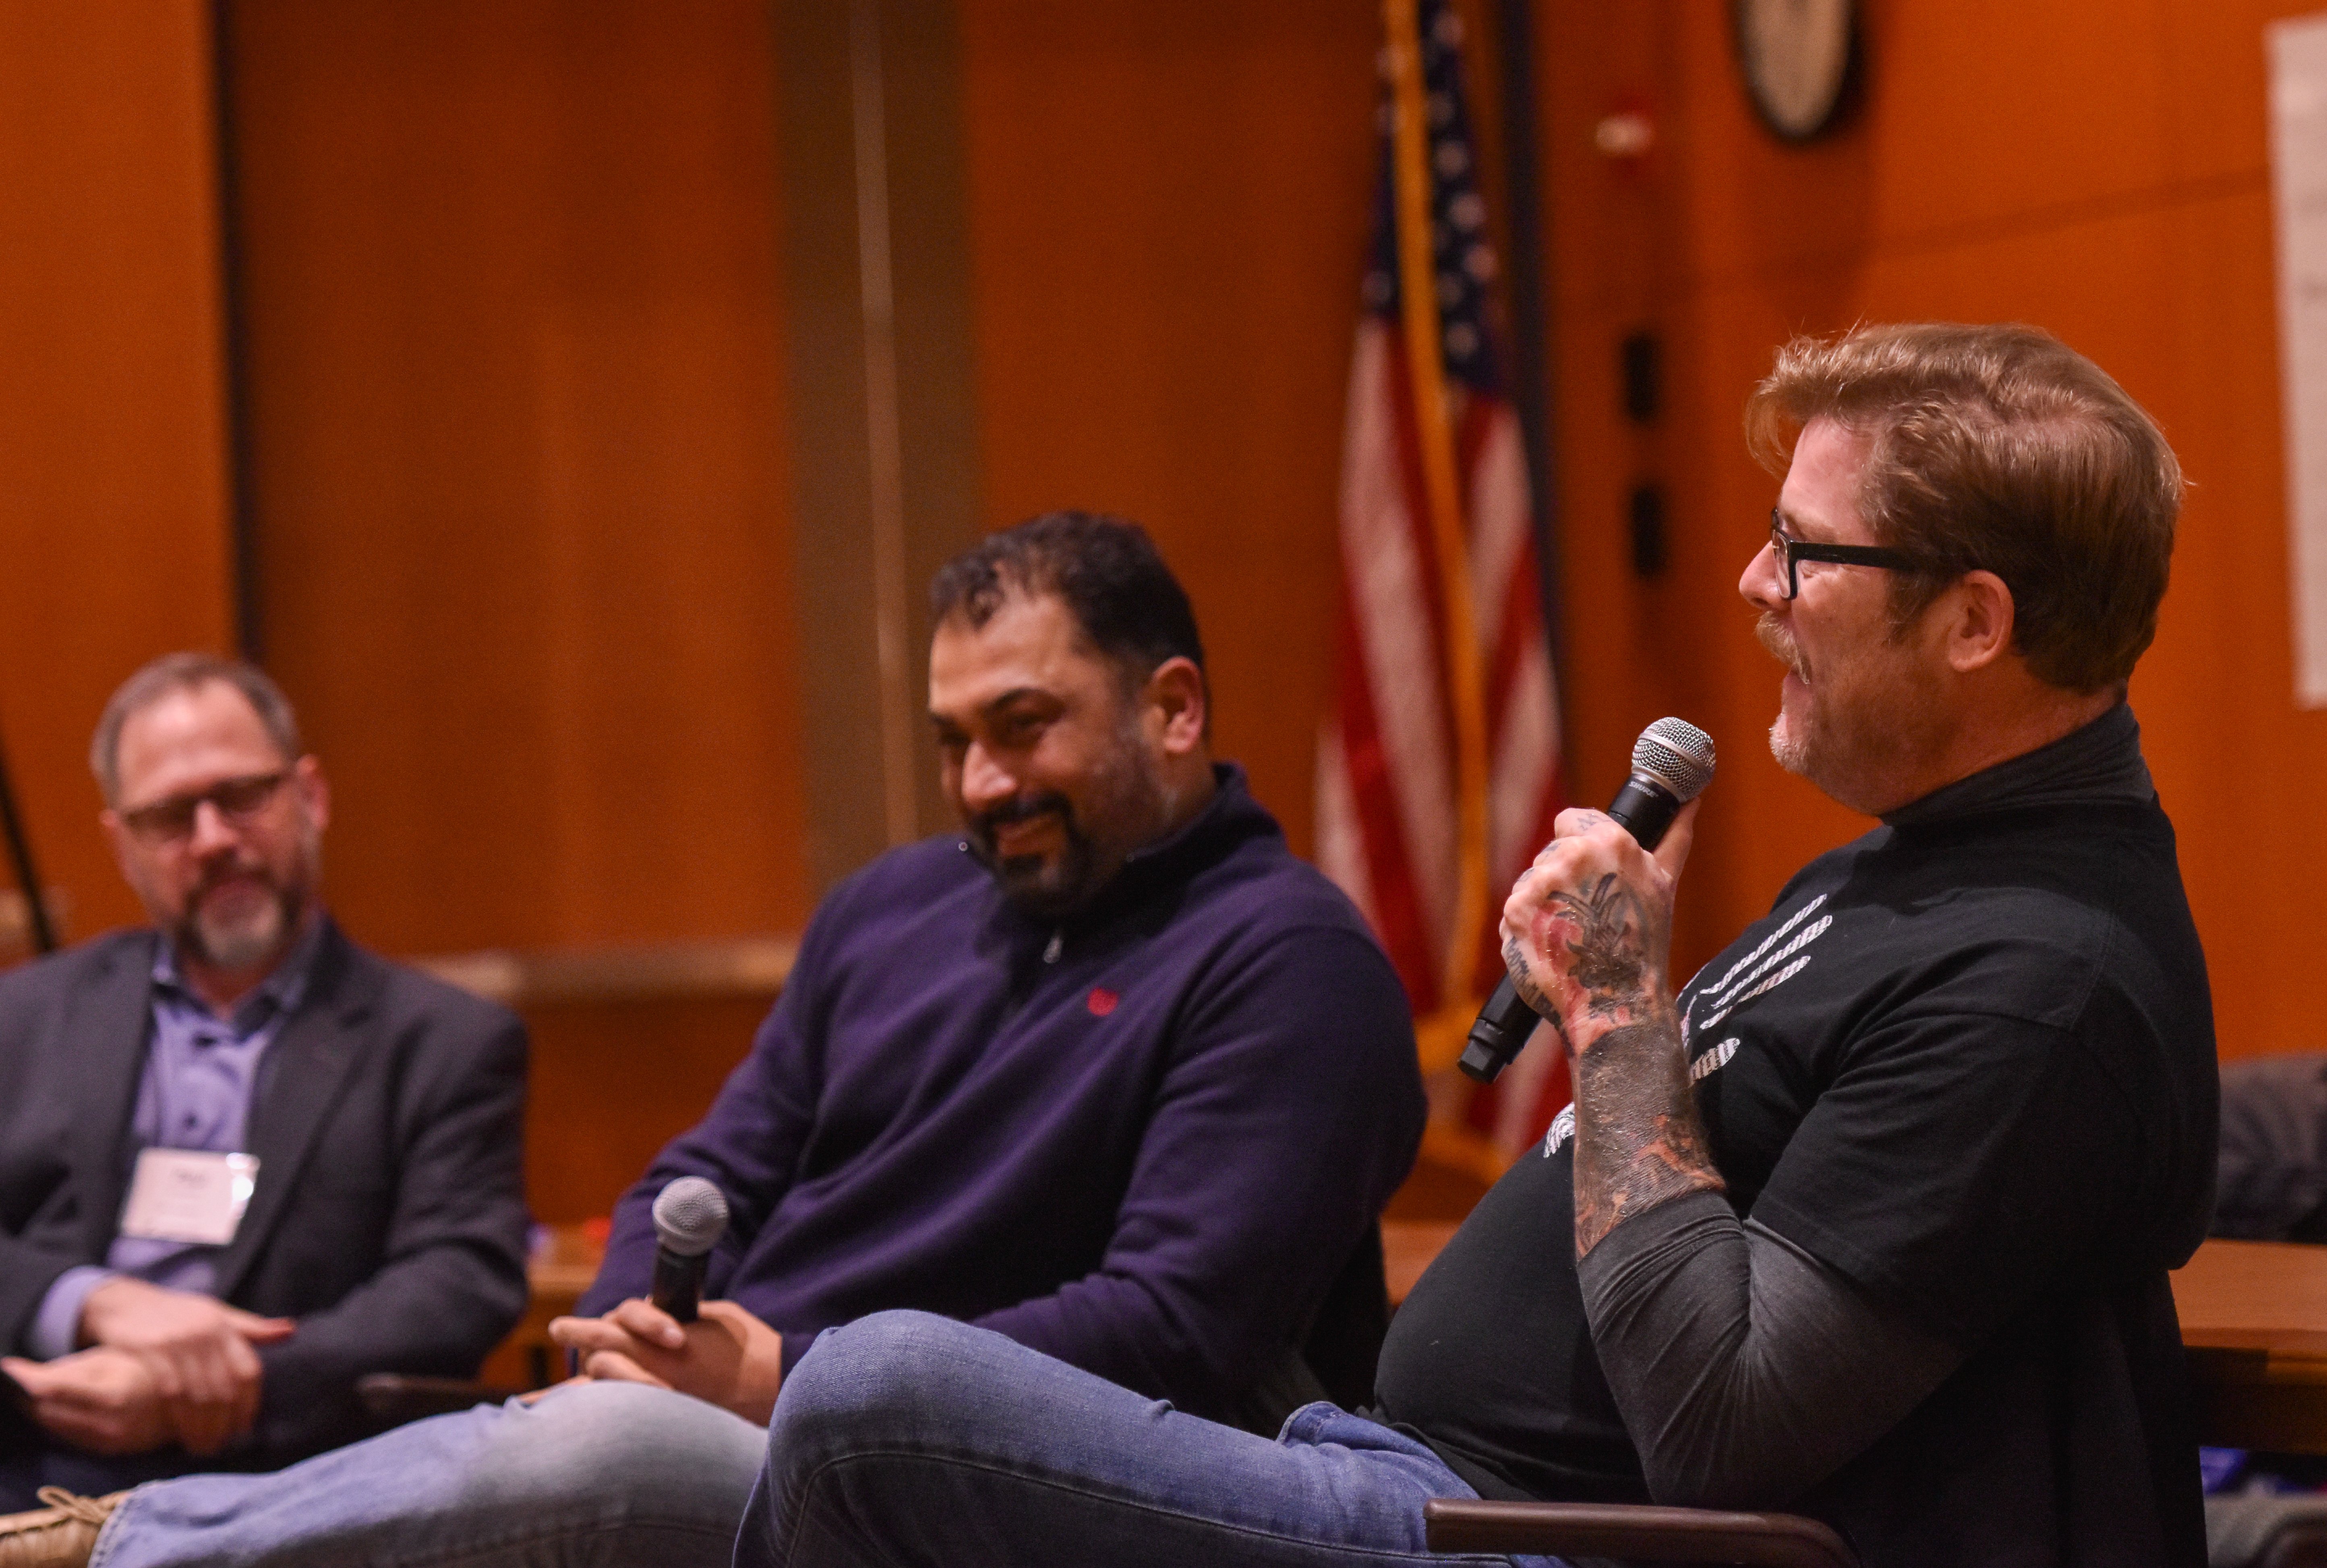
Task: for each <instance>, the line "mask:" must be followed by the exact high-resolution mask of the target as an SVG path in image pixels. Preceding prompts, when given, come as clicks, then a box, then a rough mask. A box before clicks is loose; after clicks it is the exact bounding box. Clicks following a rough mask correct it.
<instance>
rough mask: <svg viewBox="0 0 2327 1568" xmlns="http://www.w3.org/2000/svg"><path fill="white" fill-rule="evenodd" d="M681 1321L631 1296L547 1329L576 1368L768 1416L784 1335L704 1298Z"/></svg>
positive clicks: (760, 1420)
mask: <svg viewBox="0 0 2327 1568" xmlns="http://www.w3.org/2000/svg"><path fill="white" fill-rule="evenodd" d="M701 1311H702V1316H700V1317H699V1318H697V1319H696V1321H694V1322H692V1323H685V1324H682V1323H680V1322H679V1321H678V1320H677V1319H675V1318H673V1317H672V1316H671V1315H670V1314H669V1313H668V1312H666V1311H662V1310H661V1309H660V1308H659V1307H657V1306H655V1305H654V1304H653V1303H652V1302H646V1301H642V1300H640V1299H639V1298H637V1297H632V1298H631V1300H629V1301H627V1302H623V1303H622V1304H621V1305H620V1306H618V1307H616V1308H615V1309H614V1310H613V1311H611V1312H608V1313H607V1314H606V1315H605V1316H604V1317H602V1318H556V1319H553V1320H552V1321H551V1322H550V1325H549V1337H550V1339H552V1340H553V1341H555V1342H556V1343H557V1344H559V1345H562V1346H564V1347H565V1349H568V1350H571V1351H573V1352H574V1353H575V1357H576V1358H577V1360H578V1361H579V1363H580V1367H581V1376H582V1377H584V1378H595V1379H601V1380H605V1381H612V1382H619V1383H648V1384H652V1385H653V1386H655V1387H658V1388H671V1389H676V1390H677V1391H678V1392H679V1393H681V1394H687V1395H694V1396H695V1397H696V1398H697V1399H701V1400H705V1401H706V1402H708V1403H710V1404H713V1405H718V1406H719V1407H720V1408H721V1409H723V1410H730V1411H733V1412H734V1413H735V1414H737V1415H740V1416H742V1417H743V1419H744V1420H746V1421H748V1422H751V1423H752V1424H754V1425H757V1426H764V1425H766V1424H767V1422H768V1417H769V1415H770V1414H772V1413H773V1412H774V1410H775V1408H776V1394H777V1391H778V1390H779V1389H780V1387H781V1386H782V1384H783V1380H784V1340H783V1336H782V1335H780V1334H779V1333H777V1332H776V1331H775V1330H773V1329H771V1328H770V1327H768V1325H767V1324H765V1323H763V1322H762V1321H760V1320H759V1319H757V1318H755V1317H753V1316H752V1314H751V1313H749V1312H747V1311H744V1310H743V1308H741V1307H739V1306H737V1305H736V1304H735V1303H734V1302H704V1303H703V1306H702V1308H701Z"/></svg>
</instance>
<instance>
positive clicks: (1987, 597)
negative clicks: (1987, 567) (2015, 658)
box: [1947, 572, 2013, 675]
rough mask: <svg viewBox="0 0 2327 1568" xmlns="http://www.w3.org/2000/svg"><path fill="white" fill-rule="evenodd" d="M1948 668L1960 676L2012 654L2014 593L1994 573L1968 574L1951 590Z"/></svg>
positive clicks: (1949, 591) (1948, 626)
mask: <svg viewBox="0 0 2327 1568" xmlns="http://www.w3.org/2000/svg"><path fill="white" fill-rule="evenodd" d="M1948 595H1949V601H1950V602H1951V610H1950V614H1949V621H1948V625H1947V655H1948V663H1949V666H1950V667H1952V668H1953V669H1954V670H1955V671H1956V672H1957V673H1958V674H1959V675H1969V674H1970V673H1971V672H1972V671H1974V670H1977V669H1986V667H1988V666H1990V665H1992V664H1994V663H1995V661H1996V660H1997V659H1999V658H2003V657H2004V656H2005V654H2007V653H2010V652H2011V651H2012V623H2013V605H2012V590H2011V589H2010V588H2007V587H2005V583H2004V579H2003V578H2001V577H1999V576H1997V575H1996V574H1995V573H1993V572H1967V573H1965V574H1963V576H1962V577H1961V578H1960V579H1958V581H1957V583H1955V585H1954V586H1953V587H1951V588H1949V590H1948Z"/></svg>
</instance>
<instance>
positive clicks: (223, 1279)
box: [216, 926, 382, 1301]
mask: <svg viewBox="0 0 2327 1568" xmlns="http://www.w3.org/2000/svg"><path fill="white" fill-rule="evenodd" d="M381 982H382V975H381V974H380V972H379V971H378V968H376V967H375V966H370V965H367V964H364V963H362V962H361V961H360V957H359V955H358V954H357V953H356V951H355V949H354V947H352V946H350V944H349V942H348V940H347V938H344V937H342V936H341V935H340V932H339V929H338V928H337V927H336V926H332V927H327V928H326V929H325V930H324V933H323V942H322V947H320V948H319V949H318V950H317V952H316V954H315V970H314V974H313V975H312V976H311V977H310V979H309V981H308V983H307V994H306V996H305V998H304V1000H303V1001H302V1002H301V1003H300V1004H299V1010H298V1011H297V1012H296V1013H293V1014H292V1015H291V1016H290V1018H288V1019H287V1020H285V1022H284V1025H283V1031H282V1032H281V1033H279V1034H277V1035H276V1037H275V1041H274V1043H273V1044H272V1045H269V1046H268V1047H267V1048H266V1053H267V1056H268V1057H269V1058H270V1060H268V1061H267V1062H266V1065H265V1067H264V1068H263V1069H262V1071H261V1075H260V1076H261V1083H262V1087H261V1088H260V1091H259V1094H258V1096H257V1099H256V1100H255V1101H254V1102H253V1104H252V1106H251V1107H250V1125H249V1129H248V1133H247V1134H245V1137H244V1140H243V1142H244V1146H245V1149H246V1150H247V1152H248V1153H252V1154H256V1155H257V1156H258V1185H257V1190H256V1191H254V1192H253V1193H252V1194H251V1199H250V1208H249V1209H248V1210H246V1211H245V1212H244V1214H243V1217H242V1224H241V1226H240V1227H238V1228H237V1229H236V1231H235V1237H234V1240H233V1241H231V1242H229V1244H228V1245H227V1248H226V1250H225V1251H224V1252H222V1253H220V1255H219V1260H218V1284H217V1287H216V1288H217V1291H218V1294H219V1298H220V1300H221V1301H231V1300H233V1299H234V1293H235V1292H236V1291H238V1289H240V1288H241V1286H242V1281H243V1276H244V1275H246V1274H248V1273H249V1272H250V1265H251V1264H252V1262H253V1261H254V1260H256V1259H257V1256H258V1254H259V1252H260V1250H261V1249H262V1248H263V1247H264V1246H266V1238H267V1237H269V1236H270V1235H271V1234H273V1232H274V1229H275V1227H276V1226H277V1225H278V1224H280V1223H281V1222H282V1219H283V1215H284V1212H285V1208H286V1207H287V1205H288V1203H289V1201H290V1196H291V1193H292V1192H293V1191H294V1190H295V1189H296V1188H297V1186H298V1182H299V1172H300V1171H301V1169H302V1168H303V1167H304V1166H305V1164H306V1162H307V1161H308V1159H309V1158H310V1157H311V1156H312V1155H313V1153H314V1147H315V1141H316V1139H317V1138H318V1136H320V1134H322V1129H323V1124H324V1122H325V1121H326V1120H328V1119H329V1115H330V1112H331V1109H332V1106H333V1105H334V1104H335V1103H337V1101H338V1099H339V1097H340V1089H341V1086H342V1085H343V1084H345V1083H346V1081H347V1077H348V1072H349V1069H351V1068H352V1067H354V1065H355V1064H356V1063H357V1062H358V1061H359V1060H360V1059H362V1057H363V1054H364V1051H365V1050H366V1048H367V1047H368V1046H369V1043H370V1041H371V1031H370V1030H369V1029H368V1028H366V1027H365V1026H364V1025H365V1021H366V1020H367V1019H368V1018H369V1016H370V1015H371V1013H372V1011H373V1006H372V1003H373V1000H374V998H375V997H376V996H377V995H378V991H379V987H380V985H381Z"/></svg>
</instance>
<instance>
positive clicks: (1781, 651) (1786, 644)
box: [1753, 610, 1809, 680]
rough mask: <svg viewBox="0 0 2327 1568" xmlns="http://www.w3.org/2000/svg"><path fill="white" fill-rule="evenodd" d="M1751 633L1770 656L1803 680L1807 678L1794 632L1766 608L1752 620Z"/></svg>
mask: <svg viewBox="0 0 2327 1568" xmlns="http://www.w3.org/2000/svg"><path fill="white" fill-rule="evenodd" d="M1753 635H1754V637H1755V638H1756V639H1759V640H1760V641H1761V644H1762V647H1763V648H1764V649H1768V650H1769V654H1770V657H1771V658H1774V659H1776V660H1777V661H1778V662H1779V663H1780V664H1782V665H1784V666H1785V667H1787V668H1788V669H1790V670H1792V671H1793V672H1794V673H1795V674H1796V675H1799V676H1802V677H1803V678H1804V679H1805V680H1807V679H1808V678H1809V677H1808V676H1807V675H1805V674H1804V673H1803V670H1802V653H1801V649H1800V647H1799V645H1797V644H1796V643H1795V641H1794V634H1793V633H1792V632H1790V631H1789V630H1786V627H1785V624H1784V623H1783V622H1782V621H1780V620H1779V619H1778V618H1777V617H1776V616H1774V615H1772V614H1771V613H1770V612H1769V611H1766V610H1764V611H1762V614H1761V616H1760V618H1759V619H1757V620H1756V621H1754V622H1753Z"/></svg>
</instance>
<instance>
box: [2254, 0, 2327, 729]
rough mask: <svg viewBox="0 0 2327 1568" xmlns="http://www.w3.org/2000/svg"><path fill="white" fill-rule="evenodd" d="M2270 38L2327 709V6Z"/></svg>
mask: <svg viewBox="0 0 2327 1568" xmlns="http://www.w3.org/2000/svg"><path fill="white" fill-rule="evenodd" d="M2266 39H2267V47H2268V50H2269V52H2270V166H2271V205H2272V211H2273V217H2274V220H2275V222H2276V228H2277V240H2278V363H2279V378H2280V387H2281V390H2282V393H2283V395H2284V404H2285V422H2286V429H2285V434H2286V503H2287V504H2286V513H2287V527H2288V530H2289V536H2290V537H2289V539H2288V546H2289V550H2288V560H2289V565H2290V579H2291V585H2292V587H2293V590H2294V697H2295V701H2296V702H2298V703H2299V704H2301V705H2303V706H2304V707H2307V708H2316V707H2327V13H2322V14H2319V15H2315V16H2303V17H2296V18H2294V19H2292V20H2290V21H2285V22H2277V23H2272V24H2271V25H2270V26H2269V27H2268V28H2267V29H2266Z"/></svg>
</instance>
